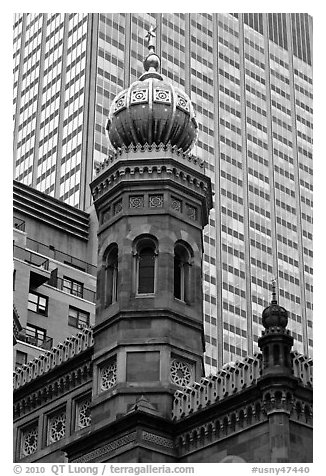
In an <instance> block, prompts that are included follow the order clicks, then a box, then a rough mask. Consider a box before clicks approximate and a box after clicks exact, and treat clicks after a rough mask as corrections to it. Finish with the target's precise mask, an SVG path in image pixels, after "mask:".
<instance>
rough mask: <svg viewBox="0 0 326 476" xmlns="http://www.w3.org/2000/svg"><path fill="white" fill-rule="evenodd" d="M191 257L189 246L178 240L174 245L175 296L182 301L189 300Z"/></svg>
mask: <svg viewBox="0 0 326 476" xmlns="http://www.w3.org/2000/svg"><path fill="white" fill-rule="evenodd" d="M190 259H191V251H190V249H188V246H186V245H185V244H183V243H181V242H178V243H176V245H175V247H174V297H176V298H177V299H180V300H181V301H185V302H187V301H189V297H190V296H189V294H190V292H189V289H190V266H191V264H190Z"/></svg>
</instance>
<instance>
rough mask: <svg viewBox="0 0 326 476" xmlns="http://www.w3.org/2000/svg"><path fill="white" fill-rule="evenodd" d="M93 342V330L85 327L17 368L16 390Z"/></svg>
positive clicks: (80, 351)
mask: <svg viewBox="0 0 326 476" xmlns="http://www.w3.org/2000/svg"><path fill="white" fill-rule="evenodd" d="M93 343H94V340H93V331H92V329H90V328H84V329H82V330H81V331H80V332H78V334H76V335H75V336H71V337H68V338H67V339H66V340H65V341H64V342H63V343H62V344H58V345H57V346H56V347H54V348H53V349H51V350H49V351H47V352H45V353H44V354H43V355H40V356H39V357H37V358H36V359H34V360H32V361H30V362H28V363H27V364H24V365H22V367H21V368H20V369H16V370H15V372H14V385H13V386H14V390H18V389H19V388H21V387H23V386H24V385H25V384H27V383H29V382H31V381H32V380H34V379H36V378H37V377H40V376H41V375H44V374H46V373H47V372H50V371H51V370H52V369H54V368H56V367H58V366H59V365H61V364H62V363H63V362H66V361H67V360H69V359H71V358H73V357H75V356H76V355H78V354H80V353H82V352H84V351H85V350H86V349H88V348H90V347H91V346H92V345H93Z"/></svg>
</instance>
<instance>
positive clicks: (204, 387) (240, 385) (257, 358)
mask: <svg viewBox="0 0 326 476" xmlns="http://www.w3.org/2000/svg"><path fill="white" fill-rule="evenodd" d="M292 357H293V360H292V362H293V363H292V365H293V376H294V377H297V378H298V379H299V380H300V381H301V383H302V384H303V385H304V386H312V366H313V361H312V359H311V358H309V357H305V356H303V355H301V354H299V353H298V352H296V351H294V352H292ZM261 367H262V355H261V354H260V353H259V354H258V353H257V354H255V355H254V356H253V357H249V356H248V357H246V358H245V359H244V360H242V361H238V362H236V363H235V364H232V365H227V366H225V367H224V368H223V369H222V370H220V371H219V372H217V374H216V375H210V376H209V377H207V378H202V379H201V380H200V382H199V383H197V382H195V383H194V384H193V385H191V386H190V387H186V388H185V389H183V390H177V391H176V392H175V394H174V402H173V410H172V416H173V418H174V419H176V420H179V419H180V418H183V417H185V416H187V415H190V414H191V413H193V412H195V411H197V410H199V409H200V408H204V407H206V406H208V405H210V404H212V403H214V402H216V401H218V400H221V399H223V398H225V397H227V396H229V395H232V394H233V393H236V392H239V391H240V390H243V389H244V388H247V387H250V386H252V385H254V384H255V383H256V382H257V380H258V378H259V377H260V376H261Z"/></svg>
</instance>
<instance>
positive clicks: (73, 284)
mask: <svg viewBox="0 0 326 476" xmlns="http://www.w3.org/2000/svg"><path fill="white" fill-rule="evenodd" d="M62 290H63V291H66V292H67V293H70V294H72V295H73V296H78V297H80V298H82V297H83V291H84V285H83V283H80V282H79V281H75V280H74V279H71V278H68V277H67V276H64V277H63V282H62Z"/></svg>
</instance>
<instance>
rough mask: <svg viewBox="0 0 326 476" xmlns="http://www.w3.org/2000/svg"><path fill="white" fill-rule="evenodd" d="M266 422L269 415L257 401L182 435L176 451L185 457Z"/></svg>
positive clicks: (203, 423) (178, 437) (178, 439)
mask: <svg viewBox="0 0 326 476" xmlns="http://www.w3.org/2000/svg"><path fill="white" fill-rule="evenodd" d="M264 421H267V415H266V413H265V412H264V409H263V407H262V404H261V401H260V399H255V400H253V401H251V402H250V403H247V404H243V405H241V406H240V407H239V408H237V409H233V410H230V411H228V410H226V411H224V412H222V413H221V414H219V415H218V416H217V417H214V418H210V419H208V421H203V422H202V423H200V424H199V425H197V426H195V427H194V428H191V429H189V430H188V431H185V432H183V433H181V434H180V435H179V436H177V437H176V439H175V445H176V449H177V451H178V453H179V456H181V455H185V454H186V453H191V452H193V451H196V450H198V449H199V448H202V447H204V446H207V445H209V444H211V443H214V442H217V441H220V440H222V439H223V438H228V437H229V436H230V435H232V434H234V433H236V432H240V431H243V430H246V429H247V428H250V427H252V426H254V425H257V424H260V423H262V422H264Z"/></svg>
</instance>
